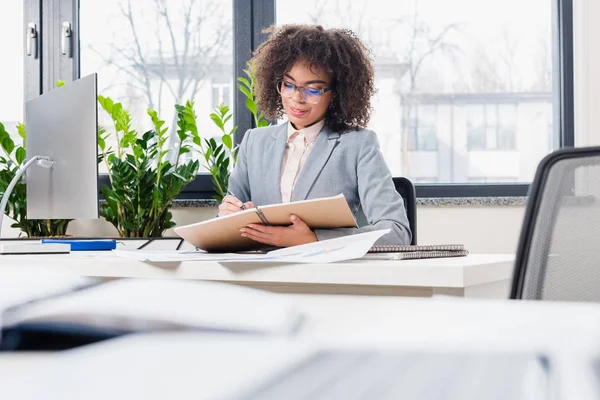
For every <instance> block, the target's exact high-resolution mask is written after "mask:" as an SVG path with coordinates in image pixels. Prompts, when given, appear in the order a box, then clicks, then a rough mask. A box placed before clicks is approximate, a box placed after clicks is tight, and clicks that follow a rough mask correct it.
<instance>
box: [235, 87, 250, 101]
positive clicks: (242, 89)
mask: <svg viewBox="0 0 600 400" xmlns="http://www.w3.org/2000/svg"><path fill="white" fill-rule="evenodd" d="M237 87H238V89H239V91H240V92H242V93H244V94H245V95H246V98H248V99H251V98H252V93H250V91H249V90H248V89H247V88H246V87H245V86H243V85H241V84H239V83H238V85H237Z"/></svg>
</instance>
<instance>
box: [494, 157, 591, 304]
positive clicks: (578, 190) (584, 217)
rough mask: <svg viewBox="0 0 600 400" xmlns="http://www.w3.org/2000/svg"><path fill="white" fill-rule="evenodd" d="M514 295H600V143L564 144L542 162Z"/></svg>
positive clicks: (575, 297) (530, 203) (588, 298)
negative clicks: (569, 146) (594, 145)
mask: <svg viewBox="0 0 600 400" xmlns="http://www.w3.org/2000/svg"><path fill="white" fill-rule="evenodd" d="M490 240H493V238H490ZM510 297H511V298H512V299H533V300H560V301H590V302H597V301H600V147H584V148H570V149H563V150H558V151H556V152H554V153H552V154H550V155H548V156H547V157H546V158H544V159H543V160H542V161H541V162H540V164H539V166H538V169H537V172H536V175H535V179H534V181H533V183H532V185H531V189H530V192H529V199H528V203H527V209H526V212H525V218H524V221H523V226H522V228H521V237H520V240H519V245H518V248H517V257H516V261H515V271H514V276H513V284H512V290H511V296H510Z"/></svg>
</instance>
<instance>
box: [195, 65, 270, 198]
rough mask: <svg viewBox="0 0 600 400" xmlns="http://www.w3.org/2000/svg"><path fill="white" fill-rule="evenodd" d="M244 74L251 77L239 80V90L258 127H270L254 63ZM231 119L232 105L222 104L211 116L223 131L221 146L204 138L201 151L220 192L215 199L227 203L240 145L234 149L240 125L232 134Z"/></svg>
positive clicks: (214, 184)
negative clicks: (258, 91) (257, 90)
mask: <svg viewBox="0 0 600 400" xmlns="http://www.w3.org/2000/svg"><path fill="white" fill-rule="evenodd" d="M244 72H245V73H246V76H247V78H244V77H239V78H238V82H239V83H238V85H237V87H238V90H239V91H240V92H242V93H243V94H244V95H245V96H246V103H245V104H246V108H247V109H248V110H249V111H250V112H251V113H252V116H253V118H254V125H255V126H256V127H263V126H268V125H269V121H267V120H266V119H265V118H264V117H263V115H262V113H261V112H260V111H259V110H258V105H257V99H256V93H255V85H256V81H255V78H254V77H255V67H254V66H253V65H252V64H250V65H249V67H248V69H245V70H244ZM231 117H232V113H231V110H230V108H229V106H227V105H225V104H222V103H221V104H219V106H218V107H216V108H215V109H214V110H213V112H212V113H211V114H210V118H211V120H212V121H213V122H214V123H215V125H216V126H217V127H218V128H219V130H220V131H221V143H218V142H217V141H216V140H215V139H214V138H211V139H204V143H203V146H202V147H201V148H200V152H201V153H202V155H203V156H204V161H205V162H206V164H205V167H206V169H207V170H208V171H209V172H210V174H211V176H212V182H213V187H214V189H215V191H216V192H217V194H216V196H213V198H214V199H215V200H218V201H221V200H223V197H225V195H226V194H227V187H228V185H229V174H230V171H231V169H232V168H233V167H234V166H235V162H236V161H237V146H234V138H233V135H234V133H235V132H236V130H237V126H234V127H233V128H232V129H231V130H229V131H228V130H227V129H226V124H227V122H228V121H229V120H230V119H231Z"/></svg>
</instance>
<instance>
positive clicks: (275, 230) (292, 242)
mask: <svg viewBox="0 0 600 400" xmlns="http://www.w3.org/2000/svg"><path fill="white" fill-rule="evenodd" d="M290 221H291V222H292V225H290V226H264V225H260V224H249V225H248V226H246V227H244V228H242V229H240V232H241V234H242V236H244V237H247V238H248V239H252V240H254V241H256V242H259V243H264V244H268V245H272V246H277V247H289V246H296V245H299V244H305V243H312V242H316V241H317V240H318V239H317V235H315V233H314V232H313V231H311V230H310V228H309V227H308V225H306V224H305V223H304V221H302V220H301V219H300V218H298V217H296V216H295V215H292V216H291V217H290Z"/></svg>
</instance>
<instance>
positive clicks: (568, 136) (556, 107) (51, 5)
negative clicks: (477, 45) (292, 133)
mask: <svg viewBox="0 0 600 400" xmlns="http://www.w3.org/2000/svg"><path fill="white" fill-rule="evenodd" d="M24 1H25V5H26V10H27V12H26V21H25V22H26V23H25V27H26V26H27V22H28V20H27V18H28V16H29V17H30V18H32V17H33V16H35V10H40V12H41V26H42V28H43V32H50V31H51V30H52V29H55V30H56V29H60V24H61V23H62V22H61V21H60V20H59V17H60V19H61V20H63V21H64V20H65V18H67V19H68V18H71V24H72V29H73V37H72V43H74V44H77V43H79V20H78V13H77V10H78V9H79V2H80V0H44V1H43V2H42V1H41V0H24ZM551 1H552V49H553V91H552V93H553V96H552V97H553V101H552V104H553V105H552V107H553V130H554V137H555V138H558V141H559V148H563V147H573V146H574V141H575V135H574V93H573V92H574V89H573V84H574V77H573V0H551ZM232 2H233V21H232V22H233V40H234V46H233V49H234V57H233V59H234V65H233V71H232V73H233V76H234V77H235V78H237V77H239V76H243V75H244V73H243V70H244V68H245V66H246V62H247V60H248V59H250V57H251V54H252V51H253V50H254V49H256V47H257V46H258V45H259V44H260V43H261V42H262V41H263V40H264V39H265V38H266V34H264V33H263V32H262V30H263V28H265V27H268V26H270V25H272V24H274V23H275V15H276V12H275V11H276V10H275V7H276V0H232ZM51 16H52V17H54V20H53V19H51V18H50V17H51ZM24 31H26V29H24ZM40 39H42V40H38V42H41V47H40V50H41V52H40V54H39V56H40V58H39V59H40V62H41V66H42V68H41V71H38V72H36V70H35V65H34V66H31V65H28V64H27V63H26V67H25V68H26V71H25V73H26V75H25V76H26V84H25V88H24V90H25V94H26V98H27V99H29V98H31V97H32V96H34V95H36V94H39V93H41V91H40V90H38V89H36V86H35V85H36V83H40V84H41V88H43V89H44V91H46V90H48V89H49V88H52V87H54V82H55V81H56V79H58V78H59V76H62V77H64V78H66V77H69V76H72V77H73V78H77V77H78V76H79V49H78V46H75V45H74V46H72V48H73V54H72V57H71V58H70V59H69V60H65V58H64V57H62V58H61V57H57V55H58V54H59V51H60V49H58V48H52V47H51V46H54V47H58V46H59V45H60V41H56V40H54V41H53V40H43V37H42V38H40ZM236 87H237V81H234V88H233V93H234V98H233V109H234V117H233V118H234V124H235V125H237V126H238V130H237V132H236V135H235V142H236V143H237V144H239V143H241V141H242V138H243V135H244V134H245V132H246V131H247V130H248V129H251V128H252V127H253V120H252V115H251V113H250V112H249V111H248V110H247V109H246V107H245V104H244V103H245V98H244V97H243V95H242V94H241V93H240V92H239V91H238V90H237V89H236ZM105 183H108V177H107V175H106V174H103V175H101V176H100V185H103V184H105ZM415 187H416V193H417V197H512V196H526V195H527V193H528V191H529V187H530V183H514V184H501V183H498V184H494V183H491V184H490V183H482V184H463V183H456V184H451V183H448V184H442V183H439V184H415ZM213 195H215V192H214V190H213V188H212V183H211V178H210V176H209V175H208V174H201V175H198V176H197V177H196V179H195V180H194V181H193V182H192V183H191V184H189V185H188V186H187V187H186V188H185V189H184V190H183V192H182V193H181V194H180V196H179V198H180V199H211V198H212V197H213Z"/></svg>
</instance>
